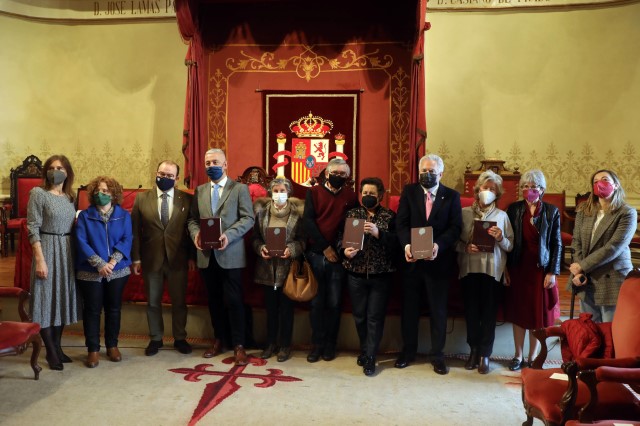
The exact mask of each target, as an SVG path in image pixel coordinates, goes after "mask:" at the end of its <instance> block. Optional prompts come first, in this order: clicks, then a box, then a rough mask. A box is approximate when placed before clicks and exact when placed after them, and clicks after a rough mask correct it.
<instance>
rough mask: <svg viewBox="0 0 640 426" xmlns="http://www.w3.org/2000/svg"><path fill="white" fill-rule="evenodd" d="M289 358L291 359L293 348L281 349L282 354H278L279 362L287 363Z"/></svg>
mask: <svg viewBox="0 0 640 426" xmlns="http://www.w3.org/2000/svg"><path fill="white" fill-rule="evenodd" d="M289 358H291V348H290V347H288V346H285V347H284V348H280V352H278V362H285V361H286V360H288V359H289Z"/></svg>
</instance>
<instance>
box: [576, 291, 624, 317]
mask: <svg viewBox="0 0 640 426" xmlns="http://www.w3.org/2000/svg"><path fill="white" fill-rule="evenodd" d="M580 311H582V312H587V313H589V314H592V315H593V317H592V318H591V319H592V320H593V322H611V321H613V314H614V313H615V312H616V305H596V302H595V300H593V293H589V292H585V293H584V295H583V296H582V299H580Z"/></svg>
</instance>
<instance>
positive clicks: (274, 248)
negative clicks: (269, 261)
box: [264, 226, 287, 257]
mask: <svg viewBox="0 0 640 426" xmlns="http://www.w3.org/2000/svg"><path fill="white" fill-rule="evenodd" d="M264 238H265V243H266V245H267V250H269V256H278V257H280V256H282V255H284V250H285V249H286V248H287V228H285V227H284V226H276V227H269V228H267V231H266V232H265V236H264Z"/></svg>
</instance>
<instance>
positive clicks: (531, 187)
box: [522, 185, 540, 190]
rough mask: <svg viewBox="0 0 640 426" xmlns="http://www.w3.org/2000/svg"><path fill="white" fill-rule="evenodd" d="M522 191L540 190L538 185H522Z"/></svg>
mask: <svg viewBox="0 0 640 426" xmlns="http://www.w3.org/2000/svg"><path fill="white" fill-rule="evenodd" d="M522 189H537V190H540V187H539V186H538V185H522Z"/></svg>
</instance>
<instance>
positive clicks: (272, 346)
mask: <svg viewBox="0 0 640 426" xmlns="http://www.w3.org/2000/svg"><path fill="white" fill-rule="evenodd" d="M269 195H270V196H271V199H269V198H259V199H257V200H256V201H255V202H254V204H253V210H254V212H255V215H256V218H255V224H254V227H253V236H252V246H253V250H254V251H255V252H256V253H257V254H258V256H259V257H258V258H257V261H256V268H255V278H254V279H255V282H256V283H258V284H263V285H264V300H265V304H266V308H267V347H266V348H265V350H264V351H262V354H260V357H261V358H263V359H267V358H270V357H271V356H272V355H273V354H274V353H276V352H277V353H278V362H284V361H286V360H287V359H289V357H290V355H291V336H292V334H293V308H294V304H295V302H294V301H292V300H291V299H289V298H288V297H287V296H286V295H285V294H284V293H283V291H282V290H283V286H284V283H285V281H286V279H287V275H288V274H289V267H290V265H291V260H292V259H294V258H296V257H298V256H300V255H301V254H302V253H303V252H304V237H303V231H302V221H301V220H300V219H301V218H302V213H303V210H304V201H302V200H300V199H298V198H289V196H290V195H291V182H290V181H289V180H288V179H286V178H276V179H274V180H272V181H271V183H270V185H269ZM276 227H284V228H286V240H285V241H286V248H285V250H284V254H282V255H280V256H277V255H272V254H273V253H270V252H269V250H268V249H267V245H266V243H265V241H266V233H267V228H276ZM278 332H280V341H279V345H278Z"/></svg>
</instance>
